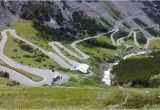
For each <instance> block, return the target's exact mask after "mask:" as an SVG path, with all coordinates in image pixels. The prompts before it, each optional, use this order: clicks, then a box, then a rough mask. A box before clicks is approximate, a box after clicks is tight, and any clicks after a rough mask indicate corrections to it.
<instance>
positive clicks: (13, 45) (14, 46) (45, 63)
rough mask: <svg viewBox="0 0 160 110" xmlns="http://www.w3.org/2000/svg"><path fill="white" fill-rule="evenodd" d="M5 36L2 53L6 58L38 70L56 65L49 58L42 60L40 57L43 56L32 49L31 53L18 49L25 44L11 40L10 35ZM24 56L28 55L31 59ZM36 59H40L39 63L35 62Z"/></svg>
mask: <svg viewBox="0 0 160 110" xmlns="http://www.w3.org/2000/svg"><path fill="white" fill-rule="evenodd" d="M7 36H8V40H7V43H6V45H5V48H4V53H5V55H6V56H8V57H9V58H11V59H12V60H15V61H17V62H19V63H22V64H24V65H28V66H31V67H38V68H49V67H50V65H55V64H56V63H55V61H54V60H52V59H51V58H46V57H44V58H42V57H41V55H43V53H41V52H40V51H38V50H36V49H33V48H32V47H31V48H32V49H33V52H30V51H26V50H23V49H22V48H21V47H20V45H24V44H25V43H24V42H22V43H20V41H19V40H18V39H15V38H13V37H12V36H11V35H10V34H7ZM25 45H26V44H25ZM27 46H29V45H27ZM29 47H30V46H29ZM14 50H17V51H14ZM10 53H12V54H10ZM25 55H28V56H30V57H31V58H30V57H29V58H28V57H25ZM38 58H39V59H42V60H41V62H38V61H36V59H38Z"/></svg>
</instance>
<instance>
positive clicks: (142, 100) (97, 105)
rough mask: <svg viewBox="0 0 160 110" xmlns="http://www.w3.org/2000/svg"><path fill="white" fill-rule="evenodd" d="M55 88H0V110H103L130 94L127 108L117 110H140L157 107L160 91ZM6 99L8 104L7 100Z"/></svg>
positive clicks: (120, 101)
mask: <svg viewBox="0 0 160 110" xmlns="http://www.w3.org/2000/svg"><path fill="white" fill-rule="evenodd" d="M147 90H149V91H150V93H149V94H147V93H145V92H144V91H145V90H144V89H130V88H129V89H128V88H123V89H118V88H113V87H108V88H97V87H93V88H90V87H83V88H77V87H75V88H74V87H72V88H65V87H64V88H61V87H60V88H56V87H54V88H53V87H52V88H51V87H36V88H32V87H3V88H1V91H0V108H19V109H23V108H25V109H29V108H30V109H31V108H32V109H37V108H41V109H42V108H43V109H44V108H45V109H47V108H48V109H49V108H65V109H71V108H72V109H75V108H86V109H89V108H90V109H102V108H108V107H109V105H110V104H111V105H114V104H117V103H122V102H123V101H124V99H125V97H126V95H127V94H128V93H129V94H130V95H129V99H128V102H127V105H125V106H119V107H118V108H141V107H143V106H144V105H147V104H150V106H152V105H154V104H159V103H160V101H159V100H158V99H157V96H158V93H159V92H160V90H159V89H147ZM6 99H7V100H6Z"/></svg>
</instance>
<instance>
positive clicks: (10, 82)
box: [0, 77, 13, 87]
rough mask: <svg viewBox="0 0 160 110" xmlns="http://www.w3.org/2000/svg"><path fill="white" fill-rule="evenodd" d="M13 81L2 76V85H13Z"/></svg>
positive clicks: (0, 80) (0, 81)
mask: <svg viewBox="0 0 160 110" xmlns="http://www.w3.org/2000/svg"><path fill="white" fill-rule="evenodd" d="M12 84H13V82H12V81H11V80H9V79H7V78H3V77H0V87H1V86H5V85H12Z"/></svg>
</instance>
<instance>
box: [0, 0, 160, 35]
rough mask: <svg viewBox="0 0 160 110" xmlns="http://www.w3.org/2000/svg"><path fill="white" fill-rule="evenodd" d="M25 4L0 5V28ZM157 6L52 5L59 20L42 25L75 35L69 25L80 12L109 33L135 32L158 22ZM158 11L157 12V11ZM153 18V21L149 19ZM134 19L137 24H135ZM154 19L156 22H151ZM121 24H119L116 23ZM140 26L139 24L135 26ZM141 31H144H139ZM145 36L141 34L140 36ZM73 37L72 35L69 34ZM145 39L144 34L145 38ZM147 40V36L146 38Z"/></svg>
mask: <svg viewBox="0 0 160 110" xmlns="http://www.w3.org/2000/svg"><path fill="white" fill-rule="evenodd" d="M25 4H27V2H20V1H7V2H3V1H2V2H1V4H0V25H1V27H2V26H4V25H9V24H11V23H13V22H14V21H16V20H17V19H19V18H21V17H22V16H21V14H22V8H23V7H24V5H25ZM34 4H36V5H39V4H43V3H41V2H34ZM158 4H159V2H149V3H148V2H138V1H135V0H134V1H99V0H94V1H92V2H91V1H87V0H78V1H53V2H51V6H52V8H54V13H60V14H59V15H61V16H62V17H61V18H63V20H61V21H59V19H60V17H59V16H58V18H57V15H56V14H55V16H56V17H53V16H49V17H50V18H49V20H46V21H45V24H46V25H48V26H50V27H52V28H54V29H57V28H60V27H67V29H66V28H65V30H70V31H71V32H72V31H75V32H78V30H77V28H75V25H73V13H74V12H79V11H83V12H84V13H85V14H86V15H87V16H88V17H90V18H93V19H95V20H96V22H98V23H100V24H102V25H103V26H105V27H107V29H111V28H113V27H114V26H116V27H122V28H124V29H125V30H130V29H139V28H142V27H143V26H142V25H141V23H142V22H143V24H145V26H150V25H154V24H155V23H154V22H153V21H156V23H157V20H158V18H159V16H160V15H159V13H158V12H159V5H158ZM157 7H158V8H157ZM153 17H156V18H153ZM137 19H138V20H137ZM155 19H156V20H155ZM122 20H123V21H124V22H123V23H119V21H122ZM137 21H139V22H141V23H139V22H137ZM143 31H144V30H143ZM144 33H145V32H144ZM71 34H73V33H71ZM146 35H147V34H146ZM147 36H149V35H147Z"/></svg>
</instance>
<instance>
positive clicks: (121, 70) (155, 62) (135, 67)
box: [113, 52, 160, 83]
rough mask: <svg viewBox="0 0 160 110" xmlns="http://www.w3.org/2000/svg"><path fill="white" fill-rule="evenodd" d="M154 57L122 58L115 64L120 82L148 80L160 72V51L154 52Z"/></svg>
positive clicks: (114, 69) (115, 70) (114, 71)
mask: <svg viewBox="0 0 160 110" xmlns="http://www.w3.org/2000/svg"><path fill="white" fill-rule="evenodd" d="M152 55H153V56H154V57H139V58H136V57H134V58H129V59H126V60H122V61H121V62H120V63H119V64H118V65H116V66H114V68H113V73H114V74H116V79H117V80H118V81H120V82H124V83H128V82H131V81H135V80H140V81H146V80H148V79H150V77H151V76H154V75H157V74H159V73H160V69H159V66H160V60H159V59H160V56H159V55H160V52H156V53H154V54H152Z"/></svg>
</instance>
